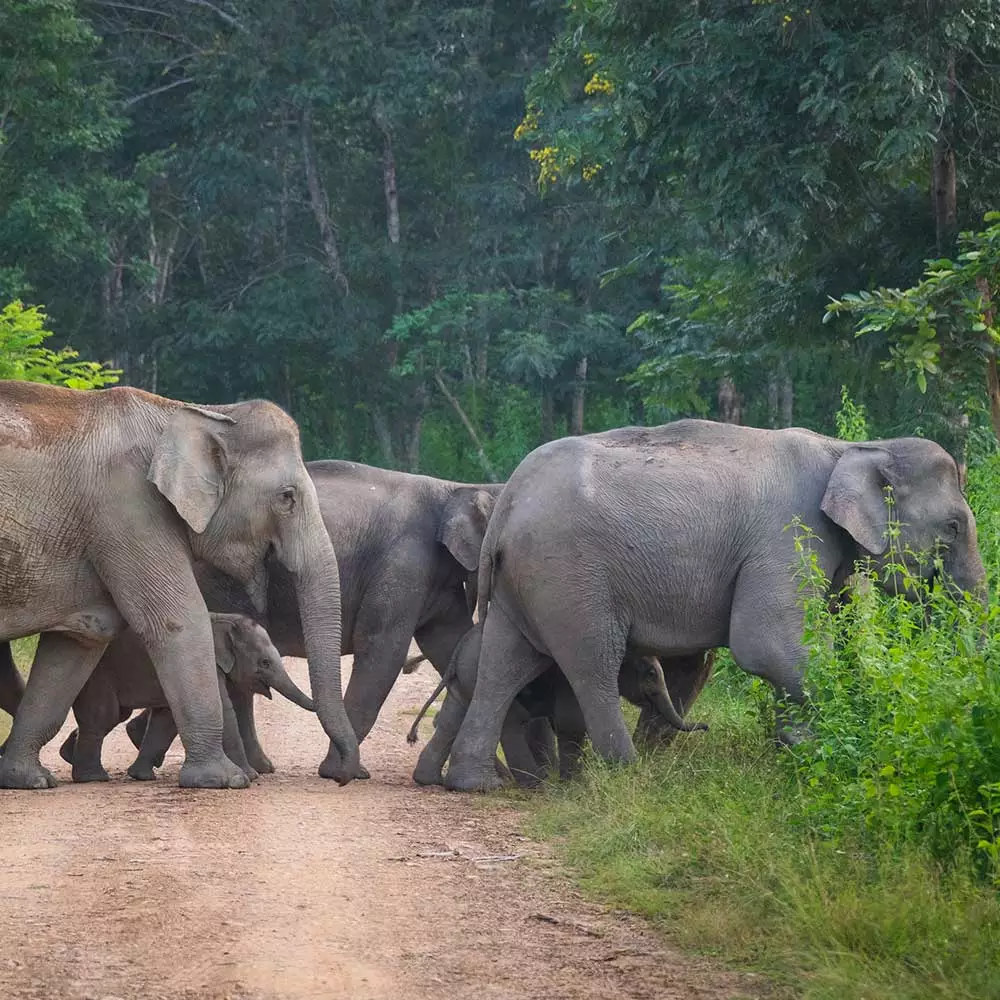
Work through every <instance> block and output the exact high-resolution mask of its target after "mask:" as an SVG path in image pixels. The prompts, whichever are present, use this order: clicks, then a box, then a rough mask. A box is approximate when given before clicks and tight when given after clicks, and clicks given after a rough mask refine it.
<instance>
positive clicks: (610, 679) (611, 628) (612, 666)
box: [550, 621, 635, 762]
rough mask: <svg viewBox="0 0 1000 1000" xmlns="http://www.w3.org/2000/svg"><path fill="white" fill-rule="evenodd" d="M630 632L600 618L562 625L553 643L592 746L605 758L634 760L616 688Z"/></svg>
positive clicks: (555, 653) (633, 752) (557, 659)
mask: <svg viewBox="0 0 1000 1000" xmlns="http://www.w3.org/2000/svg"><path fill="white" fill-rule="evenodd" d="M627 635H628V630H627V628H624V627H621V626H620V625H618V624H616V623H613V622H603V621H602V622H594V623H588V624H587V625H586V626H584V627H583V628H580V627H577V628H574V629H570V628H563V629H560V630H559V632H558V634H557V635H556V636H555V641H552V642H550V646H551V651H552V656H553V658H554V659H555V661H556V663H558V664H559V666H560V668H561V669H562V672H563V674H564V675H565V677H566V679H567V680H568V681H569V684H570V687H571V688H572V689H573V694H574V695H575V697H576V700H577V702H578V703H579V706H580V708H581V709H582V711H583V720H584V723H585V725H586V729H587V732H588V733H589V734H590V742H591V745H592V746H593V748H594V750H595V751H596V752H597V753H598V754H599V755H600V756H601V757H603V758H604V759H605V760H607V761H621V762H627V761H631V760H634V759H635V746H634V745H633V743H632V736H631V734H630V733H629V731H628V728H627V727H626V725H625V717H624V715H622V705H621V697H620V695H619V693H618V674H619V671H620V670H621V665H622V660H624V658H625V647H626V638H627Z"/></svg>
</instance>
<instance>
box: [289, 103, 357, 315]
mask: <svg viewBox="0 0 1000 1000" xmlns="http://www.w3.org/2000/svg"><path fill="white" fill-rule="evenodd" d="M299 131H300V133H301V136H300V137H301V140H302V165H303V168H304V169H305V174H306V186H307V187H308V189H309V204H310V205H311V206H312V211H313V215H314V216H315V217H316V224H317V226H319V235H320V240H321V241H322V243H323V255H324V258H325V269H326V272H327V274H329V275H330V277H331V278H333V280H334V283H335V284H336V285H337V287H338V288H339V289H340V291H341V292H342V293H343V294H344V295H349V294H350V290H351V289H350V285H348V283H347V275H346V274H344V268H343V266H342V264H341V262H340V251H339V250H338V248H337V237H336V235H335V233H334V231H333V222H332V220H331V219H330V205H329V202H328V201H327V197H326V191H325V190H324V189H323V182H322V181H321V180H320V176H319V170H318V169H317V167H316V147H315V144H314V142H313V130H312V109H311V108H310V107H309V106H308V105H307V106H306V107H304V108H303V109H302V115H301V119H300V130H299Z"/></svg>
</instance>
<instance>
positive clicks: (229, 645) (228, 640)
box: [211, 614, 236, 677]
mask: <svg viewBox="0 0 1000 1000" xmlns="http://www.w3.org/2000/svg"><path fill="white" fill-rule="evenodd" d="M211 618H212V640H213V641H214V642H215V665H216V666H217V667H218V668H219V669H220V670H221V671H222V672H223V673H224V674H225V675H226V676H227V677H228V676H229V675H230V674H231V673H232V672H233V667H235V666H236V642H235V640H234V638H233V628H234V627H235V626H236V618H235V616H233V615H220V614H213V615H212V616H211Z"/></svg>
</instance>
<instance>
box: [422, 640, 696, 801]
mask: <svg viewBox="0 0 1000 1000" xmlns="http://www.w3.org/2000/svg"><path fill="white" fill-rule="evenodd" d="M481 642H482V626H481V625H476V626H475V627H474V628H472V629H470V630H469V631H468V632H467V633H466V634H465V635H464V636H463V637H462V640H461V641H460V642H459V644H458V646H457V647H456V648H455V652H454V655H453V656H452V659H451V663H450V664H449V665H448V670H447V671H446V672H445V675H444V676H443V677H442V679H441V683H440V684H439V685H438V687H437V689H436V690H435V691H434V693H433V694H432V695H431V696H430V698H429V699H428V700H427V702H426V704H425V705H424V707H423V708H422V709H421V710H420V714H419V715H418V716H417V718H416V720H415V721H414V723H413V726H412V727H411V729H410V732H409V733H408V734H407V737H406V738H407V741H408V742H410V743H415V742H416V740H417V727H418V726H419V724H420V720H421V718H423V715H424V713H425V712H426V711H427V709H428V708H429V707H430V706H431V704H432V702H433V701H434V699H435V698H436V697H437V696H438V695H439V694H440V693H441V691H442V689H443V688H444V687H445V686H447V687H448V697H447V698H446V699H445V703H444V705H443V706H442V708H441V711H440V712H439V713H438V716H437V717H436V719H435V723H436V725H435V731H434V734H433V736H432V737H431V739H430V741H429V742H428V744H427V746H426V747H424V749H423V751H422V753H421V754H420V760H419V761H418V762H417V767H416V770H415V771H414V772H413V779H414V781H416V782H417V784H421V785H430V784H440V783H441V781H442V771H443V768H444V764H445V761H446V760H447V759H448V755H449V753H450V752H451V746H452V743H453V742H454V740H455V737H456V736H457V735H458V730H459V728H460V727H461V724H462V720H463V718H464V717H465V708H466V706H467V705H468V701H469V698H470V697H471V695H472V692H473V690H474V688H475V684H476V673H477V668H478V663H479V648H480V644H481ZM713 658H714V654H713V653H711V652H709V653H707V654H706V653H699V654H696V655H695V657H694V658H693V659H694V660H696V661H697V662H696V663H693V664H688V662H687V660H688V659H689V658H683V663H680V661H678V666H679V668H685V669H686V668H688V667H690V666H694V667H695V668H696V669H694V670H688V672H689V673H691V674H692V684H691V685H688V687H691V688H692V690H691V691H688V690H687V688H685V702H686V704H684V705H682V706H681V709H680V711H678V709H677V707H676V706H675V705H674V703H673V700H672V699H671V696H670V691H669V690H668V688H667V684H666V680H665V678H664V671H663V667H662V666H661V664H660V661H659V660H658V659H657V658H656V657H654V656H641V655H639V654H637V653H633V652H628V653H627V654H626V656H625V659H624V661H623V662H622V667H621V670H620V671H619V674H618V690H619V693H620V694H621V695H622V696H623V697H624V698H626V699H627V700H628V701H630V702H632V703H633V704H634V705H637V706H639V707H640V709H641V710H642V719H643V720H647V721H646V722H645V726H646V727H647V728H648V729H650V730H657V731H660V732H662V731H663V730H665V729H670V730H673V731H677V730H680V731H681V732H692V731H694V730H707V729H708V726H707V725H706V724H705V723H703V722H697V723H690V722H685V721H684V718H683V716H682V715H681V712H683V711H684V709H685V708H686V707H687V705H689V704H690V703H691V702H692V701H693V700H694V697H692V695H695V696H696V695H697V693H698V691H700V689H701V687H702V686H703V684H704V682H705V680H706V679H707V677H708V674H709V673H710V672H711V669H712V662H713ZM666 662H667V668H668V669H670V666H671V663H672V661H670V660H668V661H666ZM538 719H546V720H548V722H549V723H550V724H551V727H552V729H553V730H554V731H555V734H556V737H557V738H558V741H559V752H558V763H559V776H560V777H561V778H568V777H571V776H572V774H573V772H574V770H575V768H576V765H577V763H578V761H579V756H580V751H581V749H582V746H583V741H584V737H585V736H586V724H585V722H584V718H583V712H582V710H581V709H580V705H579V703H578V702H577V700H576V697H575V695H574V694H573V689H572V687H571V686H570V683H569V681H568V680H566V677H565V676H564V675H563V673H562V671H561V670H559V668H558V667H557V666H555V664H553V665H552V666H551V667H550V668H549V669H548V670H547V671H546V672H545V673H544V674H542V675H541V676H540V677H538V678H536V679H535V680H534V681H532V682H531V683H530V684H528V685H526V686H525V687H524V689H523V690H522V691H521V692H520V693H519V694H518V696H517V698H516V699H515V701H514V703H513V705H512V706H511V708H510V711H509V712H508V713H507V719H506V721H505V723H504V728H503V748H504V755H505V757H506V758H507V764H508V767H509V768H510V770H511V771H512V772H513V773H514V775H515V777H516V778H517V780H518V781H519V782H520V783H522V784H535V783H537V782H538V781H539V780H540V779H541V778H542V777H543V776H544V774H545V772H546V770H547V768H548V767H549V766H551V765H552V764H554V763H555V760H554V748H550V747H545V746H544V745H539V741H538V740H537V728H535V727H534V726H533V725H532V723H533V722H534V720H538ZM650 719H654V720H655V721H656V723H657V724H658V725H657V726H653V725H650V723H649V721H648V720H650ZM533 736H534V739H533Z"/></svg>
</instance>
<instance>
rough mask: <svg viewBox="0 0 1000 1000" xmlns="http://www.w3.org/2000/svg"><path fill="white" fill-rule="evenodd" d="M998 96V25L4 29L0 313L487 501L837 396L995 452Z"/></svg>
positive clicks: (987, 17) (813, 16)
mask: <svg viewBox="0 0 1000 1000" xmlns="http://www.w3.org/2000/svg"><path fill="white" fill-rule="evenodd" d="M998 70H1000V10H998V8H997V5H996V4H995V2H992V0H972V2H963V3H953V2H944V0H864V2H862V0H829V2H825V0H815V2H811V3H805V2H802V3H799V2H793V0H688V2H683V3H675V4H664V3H662V2H658V0H570V2H568V3H563V2H557V0H493V2H492V3H489V4H482V5H479V4H475V5H474V4H469V3H465V4H463V3H459V2H452V0H431V2H427V3H423V4H414V3H412V2H408V3H398V2H395V0H368V2H364V3H362V2H358V0H340V2H338V3H336V4H329V3H318V2H316V0H298V2H294V3H274V2H270V3H264V2H262V0H217V2H216V0H211V2H210V0H143V2H141V3H129V2H123V0H0V232H2V234H3V239H2V241H0V306H2V305H4V304H5V303H7V302H10V301H12V300H23V301H24V302H26V303H29V304H38V305H43V306H44V307H45V310H46V313H47V315H48V318H49V323H50V325H51V327H52V328H53V329H54V331H55V333H56V338H55V343H57V344H58V345H59V346H61V345H62V344H64V343H69V344H72V345H73V347H74V348H76V349H77V350H79V351H81V353H82V354H83V355H84V356H85V357H93V358H97V359H100V360H102V361H107V362H109V363H110V364H111V366H112V367H113V368H115V369H121V370H122V372H123V374H122V381H123V382H125V383H128V384H132V385H138V386H142V387H145V388H149V389H153V390H155V391H157V392H161V393H163V394H166V395H170V396H175V397H180V398H187V399H195V400H199V401H207V402H211V401H220V402H221V401H231V400H234V399H238V398H245V397H249V396H265V397H269V398H271V399H274V400H275V401H277V402H278V403H280V404H281V405H283V406H285V407H286V408H287V409H288V410H289V411H290V412H291V413H292V414H293V415H294V416H295V417H296V418H297V419H298V420H299V422H300V424H301V426H302V428H303V434H304V443H305V447H306V450H307V453H308V454H309V455H310V457H318V456H321V455H322V456H336V455H339V456H345V457H352V458H357V459H359V460H365V461H371V462H375V463H377V464H383V465H389V466H394V467H399V468H408V469H413V470H420V471H425V472H430V473H435V474H439V475H446V476H453V477H458V478H464V479H482V478H485V477H487V476H496V477H503V476H505V475H506V474H508V473H509V472H510V470H511V469H512V468H513V466H514V465H515V464H516V463H517V461H518V460H519V459H520V458H521V457H522V456H523V454H524V453H525V452H526V451H527V450H529V449H530V448H532V447H534V446H535V445H537V444H538V443H540V442H541V441H542V440H545V439H547V438H550V437H553V436H557V435H559V434H563V433H573V432H580V431H589V430H597V429H601V428H603V427H606V426H611V425H616V424H621V423H625V422H630V421H633V422H660V421H662V420H666V419H672V418H674V417H677V416H681V415H686V414H703V415H708V416H712V417H715V418H720V419H727V420H736V421H744V422H748V423H756V424H762V425H772V426H781V425H786V424H789V423H795V424H804V425H808V426H811V427H814V428H816V429H819V430H825V431H829V432H833V431H834V430H835V423H834V421H835V414H836V412H837V410H838V407H839V406H840V400H841V387H842V386H844V385H846V386H847V387H848V391H849V393H850V395H851V397H852V398H854V399H855V400H856V401H858V402H859V403H861V404H863V405H864V406H865V407H866V408H867V413H868V417H869V421H870V425H871V430H872V431H873V433H877V434H880V435H888V434H895V433H913V432H917V433H922V434H926V435H928V436H932V437H935V438H937V439H938V440H941V441H942V443H944V444H945V445H946V446H948V447H950V448H952V449H953V450H954V451H955V453H956V454H959V453H961V452H963V451H964V450H966V449H967V447H968V446H970V445H971V447H973V448H974V449H978V450H980V451H981V450H984V449H993V448H995V447H996V443H995V436H994V434H993V432H992V430H991V426H990V420H989V415H990V414H989V410H990V401H991V398H990V392H991V391H992V394H993V403H994V410H995V412H994V417H995V419H994V424H995V425H996V426H998V427H1000V382H997V380H996V366H995V361H994V359H993V352H994V343H995V331H994V322H993V313H992V309H991V305H992V301H993V296H994V294H995V291H996V284H997V273H998V267H997V260H998V259H1000V251H997V255H993V251H992V249H991V248H992V247H993V245H994V242H996V243H997V245H1000V238H997V239H996V240H995V241H991V240H990V239H988V238H986V237H985V236H984V237H983V238H981V239H980V242H979V243H976V242H975V240H974V239H973V238H972V237H968V238H966V241H965V243H964V244H963V245H962V246H959V244H958V238H959V233H960V232H963V231H980V230H986V229H987V223H986V222H984V217H985V215H986V213H987V212H989V211H990V210H992V209H994V208H997V207H1000V204H998V203H997V200H996V192H997V190H998V189H1000V143H998V141H997V139H998V136H1000V73H998ZM991 221H994V220H991ZM994 235H996V234H995V233H994ZM970 240H972V242H970ZM963 249H964V251H965V252H966V253H968V252H972V253H974V254H979V256H974V257H972V258H968V257H965V258H963V259H962V260H961V261H959V260H958V259H957V254H958V253H959V251H960V250H963ZM984 254H985V256H984ZM942 259H944V261H945V264H944V265H941V266H938V267H937V268H936V269H935V268H931V269H930V271H927V270H926V269H927V264H926V262H927V261H928V260H937V261H939V263H940V262H941V261H942ZM977 261H978V263H977ZM947 264H953V265H954V266H953V268H952V270H953V271H954V273H955V274H956V275H957V277H955V278H954V279H949V280H950V282H951V283H950V284H948V281H945V284H946V285H948V287H947V289H945V290H944V291H941V289H940V288H939V287H938V285H933V287H927V286H923V291H921V292H920V294H919V295H918V296H917V299H914V298H913V297H911V298H909V299H907V298H905V297H902V298H899V297H897V298H893V297H892V295H891V294H888V293H886V294H884V295H883V296H882V298H881V299H879V303H880V306H879V308H881V309H882V312H881V313H879V314H878V315H877V316H875V318H874V320H873V319H872V312H871V309H872V308H873V307H870V306H865V304H864V302H862V301H861V300H858V301H854V300H851V299H850V298H845V296H850V295H851V294H852V293H855V292H859V291H861V290H866V289H878V288H888V289H893V288H900V289H906V288H915V287H917V286H919V285H920V283H921V280H922V279H926V280H931V281H932V283H933V282H934V281H936V280H937V281H938V284H940V281H939V280H938V279H936V278H935V277H934V275H940V274H942V273H943V272H944V271H947V270H948V268H947V266H946V265H947ZM973 272H974V273H973ZM886 295H888V297H886ZM941 295H946V296H947V297H948V300H947V308H939V297H940V296H941ZM921 296H922V297H921ZM935 296H938V297H935ZM832 300H837V302H838V303H839V304H840V305H839V306H837V307H835V308H834V310H833V311H832V312H830V313H829V314H828V313H827V305H828V304H829V303H830V302H831V301H832ZM918 300H919V301H918ZM859 303H860V304H859ZM887 303H888V305H887ZM900 303H901V304H900ZM866 309H867V312H866ZM887 309H888V312H886V310H887ZM921 310H922V311H921ZM840 312H854V313H860V314H861V315H860V316H857V315H856V316H854V317H853V319H854V320H855V321H856V322H857V323H858V324H859V325H860V326H861V328H862V329H864V330H865V331H867V332H865V333H864V335H863V336H860V337H858V336H856V335H855V326H854V325H853V323H852V320H851V319H849V318H843V317H841V316H840V315H839V313H840ZM827 316H829V318H830V320H831V321H830V322H827V323H824V318H825V317H827ZM887 317H888V318H887ZM883 363H885V364H883Z"/></svg>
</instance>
